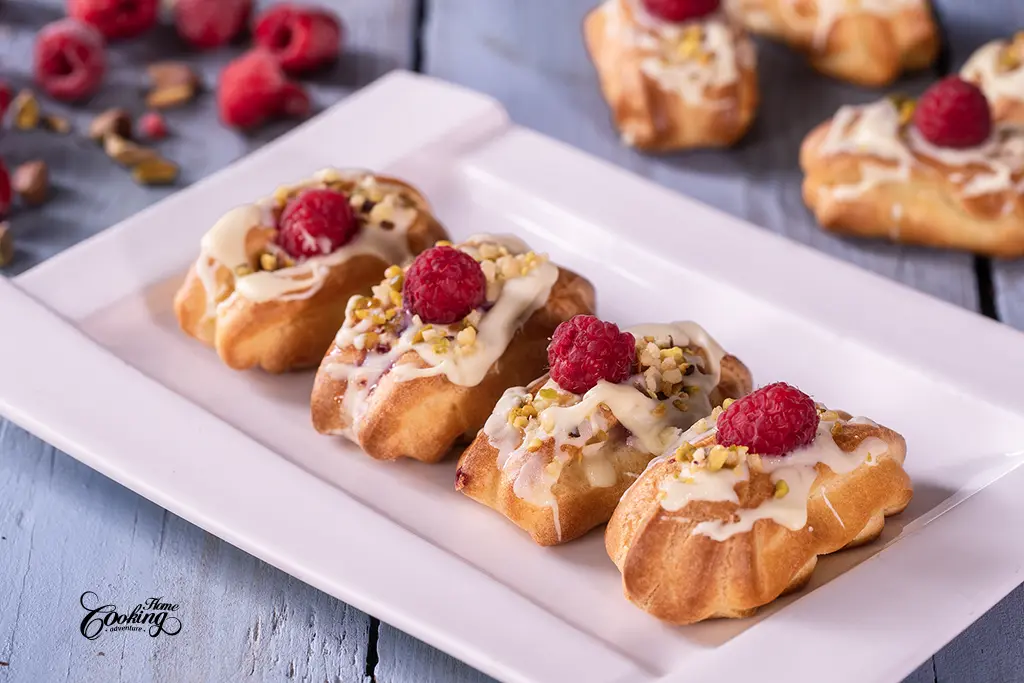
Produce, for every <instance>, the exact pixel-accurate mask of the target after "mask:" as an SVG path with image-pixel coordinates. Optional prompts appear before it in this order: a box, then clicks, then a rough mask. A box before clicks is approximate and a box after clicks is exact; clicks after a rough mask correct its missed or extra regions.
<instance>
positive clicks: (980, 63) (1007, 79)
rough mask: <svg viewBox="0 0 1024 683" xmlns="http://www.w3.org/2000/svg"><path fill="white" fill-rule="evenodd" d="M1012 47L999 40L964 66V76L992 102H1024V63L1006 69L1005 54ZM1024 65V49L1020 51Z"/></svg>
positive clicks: (1007, 66)
mask: <svg viewBox="0 0 1024 683" xmlns="http://www.w3.org/2000/svg"><path fill="white" fill-rule="evenodd" d="M1008 49H1012V47H1011V44H1010V43H1008V42H1007V41H1004V40H997V41H993V42H991V43H988V44H987V45H985V46H983V47H982V48H981V49H979V50H978V51H977V52H975V53H974V55H973V56H972V57H971V58H970V60H968V62H967V64H965V65H964V68H963V70H962V71H961V72H960V75H961V76H963V78H964V79H965V80H968V81H972V82H974V83H977V84H978V86H979V87H980V88H981V89H982V90H983V91H984V92H985V95H986V96H987V97H988V99H989V100H990V101H992V102H996V101H997V100H999V99H1007V100H1017V101H1024V63H1018V64H1017V65H1016V66H1011V65H1004V62H1003V55H1004V54H1005V51H1006V50H1008ZM1020 52H1021V60H1022V61H1024V47H1022V48H1021V49H1020Z"/></svg>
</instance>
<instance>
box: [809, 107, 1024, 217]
mask: <svg viewBox="0 0 1024 683" xmlns="http://www.w3.org/2000/svg"><path fill="white" fill-rule="evenodd" d="M905 118H906V117H905V116H904V115H901V112H900V110H899V108H898V107H897V105H896V104H895V103H894V102H892V101H890V100H881V101H879V102H876V103H874V104H869V105H865V106H847V107H843V108H841V109H840V110H839V111H838V112H837V113H836V115H835V117H834V118H833V120H832V123H831V126H830V128H829V132H828V135H827V136H826V138H825V140H824V142H823V143H822V145H821V148H820V150H819V152H820V154H821V156H823V157H830V156H836V155H839V154H852V155H856V156H869V157H873V159H869V160H865V161H863V162H862V163H861V169H860V170H861V179H860V181H859V182H857V183H853V184H847V185H835V186H832V187H829V188H823V191H824V192H826V193H829V194H830V195H831V197H832V198H833V199H835V200H838V201H849V200H853V199H857V198H858V197H860V196H862V195H863V194H865V193H867V192H869V191H871V190H873V189H875V188H876V187H879V186H881V185H884V184H888V183H901V182H907V181H909V180H910V177H911V172H912V171H913V169H914V168H915V167H917V166H921V165H923V161H922V160H923V159H929V160H932V161H935V162H938V163H939V164H942V165H943V166H947V167H950V168H955V169H958V172H957V173H953V174H950V176H949V180H950V182H951V183H953V184H954V185H956V186H957V188H958V189H959V191H960V194H961V195H962V196H963V197H965V198H971V197H981V196H986V195H994V194H1000V193H1006V192H1010V193H1012V196H1011V197H1010V198H1009V199H1008V200H1007V202H1006V204H1005V210H1006V211H1012V209H1013V207H1014V206H1015V203H1016V201H1017V198H1018V197H1017V195H1019V194H1020V193H1022V192H1024V128H1021V127H1016V126H1012V125H1005V124H997V125H996V126H995V130H994V132H993V134H992V137H991V138H990V139H989V140H988V141H987V142H986V143H984V144H983V145H980V146H978V147H974V148H970V149H947V148H941V147H936V146H935V145H933V144H931V143H929V142H928V141H927V140H925V139H924V137H922V136H921V134H920V133H919V132H918V131H917V129H916V128H915V127H914V126H912V125H906V124H907V122H906V120H905Z"/></svg>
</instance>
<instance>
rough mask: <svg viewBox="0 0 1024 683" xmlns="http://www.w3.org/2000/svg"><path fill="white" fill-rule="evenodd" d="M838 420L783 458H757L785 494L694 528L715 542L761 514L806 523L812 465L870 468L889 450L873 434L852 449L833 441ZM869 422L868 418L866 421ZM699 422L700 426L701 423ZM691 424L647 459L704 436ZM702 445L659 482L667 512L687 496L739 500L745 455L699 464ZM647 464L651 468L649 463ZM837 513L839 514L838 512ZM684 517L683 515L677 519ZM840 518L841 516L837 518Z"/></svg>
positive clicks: (798, 525)
mask: <svg viewBox="0 0 1024 683" xmlns="http://www.w3.org/2000/svg"><path fill="white" fill-rule="evenodd" d="M837 421H838V418H837V419H831V420H825V419H822V421H821V422H820V423H819V425H818V430H817V433H816V435H815V437H814V440H813V441H812V442H811V443H810V444H808V445H807V446H805V447H803V448H800V449H797V450H795V451H793V452H792V453H789V454H787V455H785V456H782V457H768V456H762V457H760V458H759V459H758V462H759V467H760V470H761V471H762V472H764V473H767V474H769V475H770V477H771V480H772V482H773V483H778V482H785V483H786V486H788V493H786V494H785V495H783V496H781V497H774V498H769V499H768V500H766V501H764V502H763V503H761V504H760V505H759V506H758V507H756V508H738V509H737V510H736V511H735V514H734V517H733V519H732V520H731V521H729V522H724V521H721V520H712V521H705V522H700V523H698V524H696V525H695V526H694V529H693V533H694V534H701V535H704V536H707V537H709V538H712V539H714V540H716V541H725V540H727V539H728V538H730V537H732V536H733V535H735V534H739V533H746V532H748V531H750V530H751V529H753V528H754V524H755V523H756V522H757V521H758V520H760V519H770V520H773V521H774V522H776V523H777V524H780V525H782V526H784V527H786V528H787V529H790V530H792V531H798V530H800V529H803V528H804V527H805V526H806V525H807V505H808V501H809V497H810V492H811V489H812V488H813V486H814V482H815V481H816V480H817V478H818V472H817V469H816V468H817V466H818V465H819V464H821V465H825V466H826V467H828V468H829V469H830V470H831V471H832V472H834V473H835V474H838V475H842V474H848V473H850V472H852V471H853V470H855V469H857V468H858V467H862V466H866V467H873V466H874V465H876V464H877V463H878V462H879V458H880V457H881V456H883V455H885V454H886V453H888V445H887V444H886V443H885V442H884V441H883V440H881V439H879V438H876V437H868V438H866V439H864V440H863V441H861V443H860V444H859V445H858V446H857V448H856V449H854V450H853V451H851V452H849V453H847V452H846V451H844V450H843V449H842V448H840V447H839V445H838V444H836V442H835V439H834V438H833V436H832V428H833V425H835V424H836V422H837ZM847 423H848V424H868V423H870V421H867V420H866V418H855V419H854V420H849V421H848V422H847ZM870 424H873V423H870ZM702 426H703V425H702ZM698 431H701V430H699V429H697V428H696V427H695V428H694V430H691V432H690V433H686V434H683V435H682V436H680V438H679V439H677V440H676V441H675V442H674V443H672V444H671V445H670V446H669V448H668V450H667V451H666V453H665V454H664V455H663V456H661V457H660V458H658V459H656V460H655V461H652V463H651V465H652V466H653V465H654V464H655V463H658V462H664V461H666V460H668V459H672V458H674V454H675V452H676V449H678V448H679V447H680V446H682V445H683V444H684V443H690V444H698V443H700V442H701V441H702V440H703V439H705V438H707V436H708V435H709V432H707V431H701V433H697V432H698ZM705 450H706V449H704V448H701V449H698V451H697V453H696V454H695V463H697V464H691V465H687V464H685V463H681V467H680V470H679V472H677V473H675V474H673V475H669V476H665V477H664V478H663V479H662V480H661V481H659V482H658V491H659V492H660V493H659V498H660V505H661V507H662V509H664V510H665V511H667V512H678V511H680V510H683V509H684V508H685V507H686V506H687V505H688V504H689V503H690V502H692V501H726V502H732V503H736V504H737V505H739V502H740V501H739V496H737V494H736V485H737V484H739V483H741V482H744V481H747V480H749V478H750V460H749V459H743V460H741V461H740V462H739V464H737V465H736V466H735V467H731V468H730V467H723V468H721V469H718V470H713V469H711V468H710V467H708V466H706V465H704V464H702V462H703V459H704V457H705ZM648 469H650V468H648ZM827 494H828V492H827V490H823V491H821V495H822V496H823V497H824V502H825V504H826V505H827V506H828V508H829V509H830V510H832V512H833V514H836V511H835V508H834V507H833V506H832V502H831V501H830V500H829V499H828V497H827ZM836 518H837V519H839V516H838V514H836ZM678 519H680V520H681V521H686V518H685V517H681V518H678ZM839 521H840V523H842V520H841V519H840V520H839Z"/></svg>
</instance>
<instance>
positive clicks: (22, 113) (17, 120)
mask: <svg viewBox="0 0 1024 683" xmlns="http://www.w3.org/2000/svg"><path fill="white" fill-rule="evenodd" d="M11 111H12V112H14V113H13V116H14V125H15V127H16V128H18V129H20V130H32V129H33V128H36V127H37V126H38V125H39V119H40V111H39V100H37V99H36V96H35V94H34V93H33V92H32V91H31V90H22V91H21V92H19V93H18V96H17V97H15V98H14V101H13V102H11Z"/></svg>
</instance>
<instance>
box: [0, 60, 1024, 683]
mask: <svg viewBox="0 0 1024 683" xmlns="http://www.w3.org/2000/svg"><path fill="white" fill-rule="evenodd" d="M324 166H341V167H365V168H371V169H374V170H378V171H384V172H388V173H391V174H394V175H398V176H403V177H405V178H407V179H408V180H410V181H411V182H412V183H414V184H416V185H418V186H420V187H421V189H423V190H424V191H425V192H426V194H427V196H428V197H430V199H431V200H432V202H433V203H434V205H435V208H436V210H437V213H438V215H439V216H440V217H441V219H442V221H443V222H445V223H446V225H447V226H448V227H449V228H450V230H451V232H452V233H453V235H454V236H455V237H456V238H459V237H465V236H467V235H469V234H471V233H477V232H492V233H495V232H511V233H516V234H518V235H520V236H522V237H524V238H525V239H526V240H527V241H529V242H530V243H531V244H532V246H534V247H535V248H536V249H538V250H542V251H546V252H548V253H549V254H550V255H551V256H552V258H553V259H554V260H555V261H556V262H558V263H561V264H564V265H566V266H569V267H571V268H573V269H575V270H577V271H578V272H581V273H583V274H584V275H586V276H587V277H588V278H590V279H591V280H592V281H593V282H594V284H595V286H596V288H597V291H598V300H599V308H600V313H601V315H602V316H604V317H608V318H611V319H614V320H616V321H618V322H620V323H623V324H633V323H637V322H641V321H647V320H649V321H669V320H675V319H694V320H697V321H700V322H701V323H702V324H703V325H704V326H705V327H707V328H708V329H709V330H710V331H711V332H712V334H713V335H715V336H716V337H717V338H718V339H719V340H720V341H721V342H722V343H723V345H724V346H725V347H726V348H727V349H729V350H730V351H731V352H733V353H735V354H736V355H738V356H739V357H740V358H742V359H743V360H744V361H746V362H747V364H748V365H749V366H750V367H751V368H752V370H753V372H754V376H755V380H756V381H757V382H758V383H767V382H770V381H775V380H787V381H790V382H793V383H795V384H798V385H800V386H801V387H803V388H804V389H806V390H809V391H811V392H812V393H813V394H814V395H815V397H816V398H818V399H819V400H821V401H823V402H825V403H827V404H829V405H831V406H834V407H841V408H843V409H845V410H848V411H850V412H853V413H856V414H864V415H868V416H870V417H872V418H874V419H875V420H878V421H880V422H882V423H884V424H886V425H889V426H891V427H893V428H895V429H897V430H898V431H900V432H901V433H903V434H904V435H905V436H906V438H907V441H908V443H909V446H910V448H909V456H908V460H907V465H908V469H909V471H910V473H911V476H912V477H913V479H914V482H915V484H916V491H917V493H916V496H915V498H914V502H913V504H912V505H911V507H910V508H909V509H908V510H907V512H906V513H905V514H904V515H902V516H901V517H898V518H896V519H893V520H890V522H889V524H888V526H887V528H886V531H885V535H884V537H883V540H881V541H879V542H877V543H875V544H872V545H871V546H870V547H868V548H864V549H861V550H858V551H853V552H848V553H841V554H840V555H838V556H834V557H830V558H827V559H825V560H823V561H822V562H821V563H819V568H818V570H817V573H816V575H815V579H814V582H813V584H812V585H811V587H810V588H808V589H807V590H805V591H803V592H802V593H800V594H799V595H797V596H794V597H791V598H788V599H786V600H783V601H780V602H779V603H778V604H776V605H774V606H772V607H771V608H770V609H768V610H766V611H765V612H764V613H763V614H762V615H761V616H760V617H758V618H757V619H750V620H742V621H716V622H711V623H706V624H701V625H698V626H692V627H686V628H670V627H667V626H663V625H661V624H660V623H658V622H657V621H655V620H654V619H652V618H650V617H648V616H647V615H646V614H645V613H643V612H641V611H640V610H639V609H637V608H635V607H633V606H632V605H630V604H629V603H628V602H626V600H625V599H624V598H623V597H622V595H621V590H620V586H619V575H618V572H617V571H616V569H615V567H614V566H613V565H612V563H611V562H610V560H609V559H608V558H607V556H606V555H605V552H604V548H603V539H602V535H601V533H599V532H595V533H592V534H590V535H589V536H588V537H587V538H585V539H583V540H581V541H579V542H575V543H572V544H569V545H567V546H565V547H561V548H554V549H543V548H539V547H536V546H534V545H533V543H532V542H531V541H530V540H529V538H528V537H527V536H526V535H525V534H523V533H522V532H520V531H519V530H518V529H516V528H515V527H513V526H512V525H510V524H509V523H507V522H506V521H505V520H504V519H503V518H502V517H500V516H499V515H497V514H495V513H494V512H492V511H491V510H488V509H486V508H484V507H482V506H480V505H478V504H476V503H474V502H472V501H470V500H469V499H467V498H465V497H463V496H461V495H459V494H457V493H456V492H455V491H454V490H453V475H454V462H452V461H448V462H445V463H443V464H440V465H423V464H420V463H411V462H400V463H382V462H376V461H374V460H372V459H370V458H367V457H365V456H363V455H362V454H360V453H359V451H358V450H356V449H355V448H354V447H352V446H351V445H348V444H347V443H345V442H343V441H341V440H337V439H332V438H327V437H323V436H320V435H318V434H316V433H315V432H314V431H313V430H312V428H311V427H310V425H309V417H308V395H309V390H310V387H311V385H312V375H310V374H300V375H293V376H287V377H270V376H267V375H264V374H262V373H259V372H246V373H237V372H233V371H231V370H228V369H227V368H225V367H224V366H222V365H221V364H220V363H219V362H218V360H217V358H216V357H215V355H214V354H213V353H212V352H210V351H208V350H207V349H205V348H203V347H201V346H200V345H199V344H198V343H196V342H194V341H192V340H191V339H189V338H187V337H186V336H185V335H183V334H181V333H180V332H179V331H178V330H177V326H176V324H175V321H174V317H173V314H172V311H171V297H172V295H173V292H174V290H175V288H176V286H177V284H178V283H179V282H180V279H181V277H182V275H183V273H184V272H185V270H186V269H187V267H188V265H189V263H190V262H191V261H192V260H193V259H194V258H195V256H196V253H197V249H198V245H199V238H200V236H201V235H202V234H203V232H205V230H206V229H207V228H208V227H209V226H210V225H212V223H213V222H214V221H215V220H216V219H217V217H218V216H219V215H220V214H221V213H223V212H224V211H225V210H227V209H229V208H230V207H232V206H234V205H237V204H239V203H242V202H246V201H250V200H253V199H255V198H258V197H260V196H263V195H265V194H267V193H269V192H271V191H272V190H273V189H274V188H275V187H276V186H277V185H279V184H282V183H285V182H289V181H295V180H299V179H302V178H304V177H306V176H308V175H309V174H310V173H312V172H313V171H315V170H317V169H319V168H321V167H324ZM0 311H2V312H3V314H4V320H6V321H8V324H7V325H5V330H4V333H3V334H2V335H0V412H2V413H3V414H4V415H5V416H7V417H9V418H10V419H12V420H13V421H15V422H17V423H19V424H21V425H22V426H24V427H26V428H27V429H29V430H31V431H33V432H34V433H36V434H37V435H39V436H40V437H42V438H44V439H46V440H48V441H50V442H51V443H53V444H55V445H56V446H58V447H60V448H61V449H63V450H65V451H67V452H68V453H70V454H71V455H73V456H74V457H76V458H78V459H79V460H81V461H82V462H84V463H86V464H88V465H89V466H91V467H94V468H96V469H97V470H99V471H101V472H103V473H105V474H106V475H108V476H110V477H112V478H114V479H116V480H117V481H119V482H121V483H123V484H124V485H126V486H128V487H130V488H132V489H133V490H135V491H137V492H139V493H141V494H142V495H144V496H146V497H148V498H150V499H151V500H153V501H155V502H157V503H158V504H160V505H162V506H164V507H166V508H168V509H169V510H171V511H173V512H175V513H177V514H179V515H181V516H182V517H184V518H186V519H188V520H191V521H192V522H194V523H196V524H198V525H200V526H202V527H203V528H205V529H207V530H209V531H210V532H212V533H214V534H217V535H218V536H220V537H222V538H224V539H226V540H227V541H229V542H231V543H233V544H235V545H237V546H239V547H240V548H243V549H245V550H247V551H248V552H251V553H252V554H254V555H256V556H258V557H260V558H262V559H264V560H266V561H267V562H270V563H271V564H273V565H275V566H277V567H280V568H281V569H283V570H284V571H287V572H289V573H291V574H293V575H295V576H297V577H299V578H300V579H302V580H304V581H307V582H309V583H311V584H313V585H315V586H317V587H319V588H321V589H323V590H325V591H327V592H328V593H331V594H332V595H335V596H337V597H338V598H340V599H342V600H344V601H346V602H349V603H351V604H353V605H355V606H357V607H359V608H361V609H363V610H366V611H368V612H370V613H372V614H374V615H376V616H378V617H380V618H381V619H383V620H385V621H387V622H389V623H391V624H393V625H395V626H396V627H398V628H401V629H403V630H405V631H408V632H410V633H412V634H413V635H415V636H417V637H419V638H422V639H423V640H426V641H427V642H429V643H431V644H433V645H435V646H437V647H439V648H442V649H444V650H446V651H448V652H450V653H451V654H453V655H455V656H456V657H459V658H461V659H463V660H465V661H467V662H469V663H470V664H472V665H474V666H476V667H478V668H480V669H482V670H484V671H486V672H488V673H490V674H492V675H494V676H496V677H498V678H501V679H504V680H509V681H542V682H548V681H550V682H552V683H554V682H561V681H583V680H586V681H590V682H592V683H613V682H617V681H638V680H656V679H661V678H664V680H672V681H704V680H711V679H712V678H713V679H714V680H740V678H741V677H745V676H751V675H755V676H763V674H764V672H765V671H773V672H775V674H778V675H783V674H784V675H785V676H786V678H787V679H788V680H789V681H791V682H793V683H797V682H800V681H807V682H808V683H810V682H811V681H815V682H817V681H820V680H822V679H821V676H822V672H827V678H828V680H829V681H838V682H841V681H850V682H854V681H856V682H857V683H861V682H863V681H871V680H879V681H883V680H888V681H892V680H898V679H900V678H901V677H902V676H904V675H905V674H907V673H909V672H910V671H911V670H912V669H913V668H914V667H915V666H916V665H917V664H919V663H920V662H921V661H923V660H924V659H926V658H927V657H928V656H929V655H930V654H931V653H932V652H934V651H935V650H937V649H938V648H940V647H941V646H942V645H943V644H944V643H945V642H947V641H948V640H950V639H951V638H952V637H953V636H955V635H956V634H957V633H958V632H959V631H961V630H962V629H964V628H965V627H966V626H967V625H968V624H969V623H970V622H971V621H973V620H974V619H976V618H977V617H978V616H980V615H981V614H982V613H983V612H984V611H985V610H986V609H988V608H989V607H990V606H991V605H993V604H994V603H995V602H996V601H998V600H999V599H1000V598H1001V597H1002V596H1004V595H1005V594H1006V593H1008V592H1009V591H1010V590H1012V588H1013V587H1014V586H1016V585H1017V584H1018V583H1019V582H1020V581H1021V568H1022V566H1024V544H1022V543H1020V542H1018V541H1013V540H1012V538H1014V537H1015V534H1014V533H1013V532H1007V530H1016V529H1020V528H1022V527H1024V496H1021V495H1019V492H1020V491H1021V490H1024V470H1020V469H1018V468H1017V466H1018V465H1019V464H1020V463H1021V459H1020V457H1018V456H1015V455H1013V453H1014V452H1015V451H1019V450H1020V449H1021V448H1022V447H1024V393H1021V392H1020V390H1019V387H1021V386H1024V344H1022V343H1021V341H1022V339H1021V337H1020V335H1019V334H1018V333H1016V332H1014V331H1012V330H1010V329H1009V328H1006V327H1003V326H1001V325H998V324H996V323H993V322H991V321H988V320H985V319H983V318H980V317H978V316H974V315H972V314H969V313H967V312H964V311H961V310H959V309H956V308H954V307H951V306H949V305H946V304H944V303H941V302H939V301H936V300H933V299H930V298H927V297H925V296H923V295H920V294H918V293H916V292H914V291H911V290H909V289H905V288H903V287H900V286H898V285H896V284H893V283H891V282H889V281H886V280H883V279H881V278H878V277H875V276H873V275H871V274H868V273H865V272H862V271H859V270H857V269H855V268H853V267H851V266H848V265H846V264H843V263H840V262H837V261H834V260H832V259H830V258H828V257H825V256H822V255H820V254H818V253H816V252H813V251H810V250H808V249H806V248H804V247H802V246H799V245H796V244H793V243H791V242H788V241H786V240H783V239H780V238H778V237H775V236H773V235H771V234H767V233H765V232H764V231H761V230H757V229H755V228H752V227H750V226H748V225H746V224H744V223H742V222H740V221H738V220H736V219H734V218H731V217H728V216H726V215H723V214H721V213H718V212H716V211H714V210H711V209H709V208H706V207H704V206H702V205H700V204H698V203H695V202H693V201H689V200H686V199H683V198H681V197H679V196H677V195H674V194H672V193H670V192H667V191H665V190H663V189H660V188H658V187H656V186H654V185H651V184H649V183H647V182H646V181H643V180H641V179H638V178H636V177H634V176H631V175H629V174H627V173H625V172H623V171H620V170H617V169H615V168H613V167H611V166H609V165H607V164H604V163H602V162H599V161H597V160H595V159H592V158H590V157H588V156H586V155H584V154H581V153H579V152H576V151H574V150H571V149H569V148H566V147H564V146H562V145H560V144H558V143H555V142H553V141H551V140H548V139H545V138H543V137H541V136H539V135H537V134H535V133H531V132H529V131H526V130H522V129H520V128H517V127H515V126H513V125H510V124H509V122H508V121H507V118H506V116H505V114H504V113H503V111H502V110H501V108H500V107H499V106H498V105H497V104H495V103H494V102H492V101H491V100H489V99H487V98H485V97H482V96H480V95H476V94H473V93H470V92H467V91H464V90H461V89H458V88H455V87H453V86H449V85H445V84H442V83H439V82H435V81H432V80H429V79H426V78H423V77H419V76H414V75H410V74H405V73H396V74H394V75H391V76H389V77H387V78H385V79H383V80H382V81H381V82H379V83H377V84H375V85H374V86H372V87H370V88H368V89H367V90H365V91H363V92H362V93H360V94H358V95H356V96H354V97H352V98H350V99H349V100H347V101H346V102H344V103H343V104H341V105H339V106H338V107H335V108H334V109H332V110H330V111H328V112H327V113H325V114H323V115H322V116H320V117H318V118H317V119H315V120H314V121H312V122H310V123H308V124H306V125H304V126H303V127H301V128H299V129H298V130H296V131H295V132H293V133H291V134H289V135H287V136H285V137H284V138H282V139H280V140H279V141H277V142H275V143H273V144H271V145H269V146H267V147H265V148H264V149H262V150H261V151H259V152H257V153H256V154H253V155H251V156H249V157H247V158H245V159H243V160H241V161H240V162H238V163H236V164H234V165H233V166H231V167H229V168H228V169H226V170H224V171H222V172H220V173H218V174H216V175H214V176H212V177H211V178H209V179H207V180H205V181H203V182H202V183H199V184H197V185H195V186H193V187H190V188H188V189H187V190H185V191H183V192H180V193H178V194H177V195H175V196H173V197H171V198H170V199H168V200H166V201H164V202H161V203H160V204H157V205H155V206H153V207H152V208H150V209H148V210H146V211H144V212H142V213H140V214H138V215H137V216H134V217H133V218H131V219H129V220H127V221H125V222H124V223H122V224H120V225H118V226H116V227H114V228H112V229H110V230H108V231H106V232H104V233H103V234H101V235H98V236H97V237H95V238H93V239H91V240H89V241H87V242H85V243H83V244H80V245H78V246H76V247H74V248H72V249H70V250H68V251H66V252H64V253H63V254H61V255H59V256H57V257H54V258H53V259H51V260H49V261H47V262H46V263H44V264H42V265H40V266H38V267H36V268H35V269H33V270H31V271H29V272H27V273H25V274H24V275H22V276H21V277H19V278H18V279H17V280H16V281H14V282H13V283H11V282H9V281H3V280H0ZM944 513H948V514H944ZM839 662H841V665H839V664H837V663H839ZM767 667H770V668H767Z"/></svg>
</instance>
